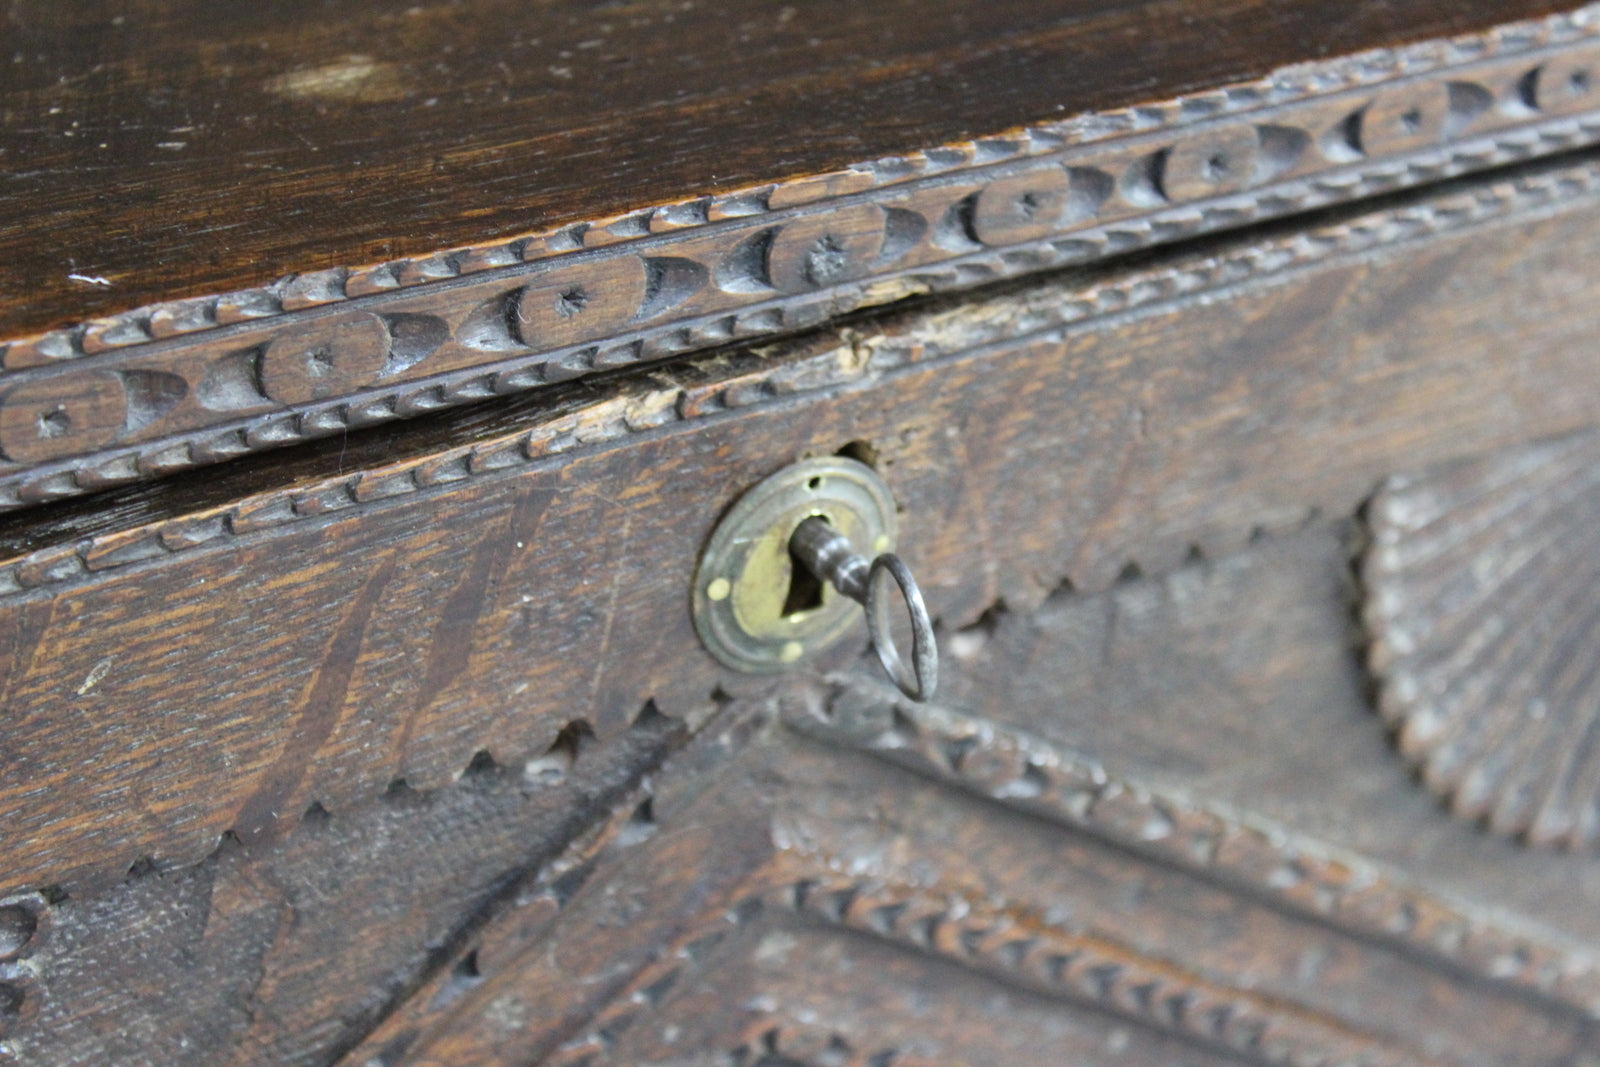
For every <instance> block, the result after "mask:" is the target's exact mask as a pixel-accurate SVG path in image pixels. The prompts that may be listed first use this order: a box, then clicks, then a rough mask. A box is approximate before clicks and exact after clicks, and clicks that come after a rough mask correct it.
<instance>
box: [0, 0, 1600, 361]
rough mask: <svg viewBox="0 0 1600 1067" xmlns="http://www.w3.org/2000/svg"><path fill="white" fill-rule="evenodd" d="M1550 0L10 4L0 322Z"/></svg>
mask: <svg viewBox="0 0 1600 1067" xmlns="http://www.w3.org/2000/svg"><path fill="white" fill-rule="evenodd" d="M1572 6H1573V5H1572V4H1571V3H1569V2H1557V0H1515V2H1507V0H1492V2H1491V0H1471V2H1449V3H1447V2H1443V0H1392V2H1386V3H1369V4H1360V5H1353V6H1350V5H1340V6H1338V7H1337V8H1336V9H1335V8H1329V7H1328V6H1326V5H1322V4H1315V3H1305V2H1301V0H1228V2H1225V3H1205V4H1186V3H1178V2H1169V3H1143V2H1121V3H1111V2H1107V0H1075V2H1072V3H1067V4H1063V3H1051V2H1042V0H1002V2H984V3H977V2H970V0H961V2H957V0H944V2H942V3H932V4H930V3H927V2H921V0H917V2H912V0H893V2H886V3H873V4H862V3H857V2H855V0H828V2H812V3H795V4H792V5H780V4H775V3H770V2H768V0H739V2H735V3H705V2H698V3H696V2H679V0H671V2H668V0H641V2H635V3H605V4H598V5H596V4H590V3H580V2H578V0H557V2H548V3H541V4H537V5H529V4H522V3H511V2H491V0H472V2H468V3H464V4H445V3H427V4H415V3H412V2H411V0H390V2H376V0H375V2H365V3H345V4H339V5H334V6H331V7H321V8H318V9H317V11H316V14H315V16H313V15H311V14H309V13H308V12H307V10H306V9H305V7H304V5H301V4H297V3H292V2H289V0H276V2H268V3H255V4H244V5H234V4H229V5H218V4H215V3H206V2H202V0H190V2H185V3H167V4H160V5H157V4H143V5H137V6H134V7H132V8H129V9H127V10H120V11H119V12H117V13H113V12H112V11H110V10H109V9H105V8H103V7H102V6H100V5H95V4H90V3H86V2H85V3H53V2H48V0H27V2H24V3H19V4H12V5H9V6H8V7H7V9H6V12H5V15H4V17H3V18H4V21H3V23H0V51H3V53H4V55H3V56H0V59H3V60H4V62H0V335H15V334H20V333H27V332H31V331H34V330H39V329H44V328H49V327H52V326H57V325H65V324H68V323H71V322H76V321H81V320H83V319H85V318H88V317H91V316H94V315H97V314H104V313H109V312H114V311H119V310H126V309H129V308H132V307H135V306H139V305H142V304H145V303H150V302H152V301H155V300H159V299H171V298H176V297H182V296H190V295H195V294H200V293H205V292H214V291H219V290H229V289H235V288H242V287H245V286H249V285H254V284H259V283H262V282H265V281H269V280H271V279H273V278H275V277H277V276H279V275H282V274H286V273H290V272H305V271H313V270H318V269H322V268H327V267H332V266H336V265H340V266H348V265H358V264H362V263H370V262H380V261H385V260H389V259H394V258H398V257H401V256H405V255H418V254H424V255H425V254H427V253H429V252H432V251H435V250H439V249H444V248H449V247H453V246H457V245H461V244H466V243H471V242H478V241H483V240H486V239H489V238H493V237H496V236H505V235H510V234H515V233H519V232H524V231H528V230H533V229H541V228H545V227H549V226H554V225H559V224H562V223H566V222H572V221H578V220H582V219H588V218H593V217H596V216H601V215H605V214H608V213H612V212H616V211H622V210H626V209H631V208H635V207H639V206H641V205H647V204H651V203H660V202H666V201H670V200H674V199H679V198H682V197H686V196H693V195H698V194H702V193H709V192H714V191H717V190H723V189H731V188H734V187H738V186H743V185H748V184H751V183H756V182H764V181H772V180H777V179H782V178H787V177H793V176H797V175H803V174H807V173H815V172H821V171H825V170H829V169H832V168H835V167H838V166H841V165H844V164H847V163H851V162H856V161H862V160H870V159H873V158H876V157H878V156H881V155H885V154H890V153H900V152H906V151H910V150H914V149H918V148H924V147H929V146H936V145H939V144H941V143H945V142H949V141H953V140H958V139H962V138H967V137H971V136H974V135H981V134H992V133H996V132H1000V131H1003V130H1005V129H1008V128H1011V127H1014V126H1018V125H1021V124H1024V123H1028V122H1033V121H1041V120H1046V119H1052V118H1057V117H1060V116H1062V115H1065V114H1072V113H1076V112H1081V111H1087V110H1093V109H1100V108H1106V107H1112V106H1118V105H1126V104H1133V103H1138V102H1141V101H1146V100H1152V99H1163V98H1167V97H1170V96H1172V95H1175V94H1177V93H1181V92H1183V91H1185V90H1192V89H1197V88H1208V87H1213V86H1216V85H1220V84H1225V83H1229V82H1233V81H1239V80H1243V79H1247V78H1251V77H1255V76H1259V75H1261V74H1264V73H1266V72H1267V71H1269V70H1271V69H1273V68H1274V67H1277V66H1281V65H1284V64H1287V63H1291V62H1297V61H1303V60H1306V59H1312V58H1318V57H1323V56H1328V55H1336V54H1342V53H1349V52H1355V51H1360V50H1363V49H1368V48H1373V47H1379V46H1387V45H1392V44H1396V43H1400V42H1404V41H1414V40H1420V39H1424V38H1430V37H1443V36H1449V35H1452V34H1457V33H1463V32H1466V31H1470V30H1475V29H1483V28H1485V27H1488V26H1490V25H1492V24H1495V23H1499V22H1508V21H1513V20H1516V19H1522V18H1530V17H1535V16H1539V15H1543V14H1548V13H1552V12H1556V11H1561V10H1570V9H1571V8H1572ZM74 275H76V276H77V277H76V278H74V277H72V276H74Z"/></svg>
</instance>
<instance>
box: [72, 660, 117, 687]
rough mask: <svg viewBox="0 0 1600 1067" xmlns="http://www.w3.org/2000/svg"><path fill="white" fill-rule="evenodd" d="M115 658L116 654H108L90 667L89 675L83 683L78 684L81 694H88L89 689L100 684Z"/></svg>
mask: <svg viewBox="0 0 1600 1067" xmlns="http://www.w3.org/2000/svg"><path fill="white" fill-rule="evenodd" d="M115 658H116V657H114V656H107V657H106V658H105V659H103V660H101V661H100V662H99V663H96V664H95V665H94V666H93V667H92V668H90V670H89V676H88V677H87V678H85V679H84V680H83V684H82V685H80V686H78V695H79V696H87V695H88V693H89V690H91V689H93V688H94V687H95V686H97V685H99V684H100V682H101V680H102V679H103V678H105V676H106V674H107V673H108V672H109V671H110V670H111V661H112V660H113V659H115Z"/></svg>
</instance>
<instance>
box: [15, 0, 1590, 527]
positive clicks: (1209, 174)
mask: <svg viewBox="0 0 1600 1067" xmlns="http://www.w3.org/2000/svg"><path fill="white" fill-rule="evenodd" d="M1597 10H1600V9H1597V8H1594V7H1590V8H1585V9H1583V10H1580V11H1578V12H1576V13H1573V14H1571V15H1564V16H1557V17H1552V18H1550V19H1546V20H1541V21H1537V22H1531V23H1523V24H1513V25H1509V26H1506V27H1501V28H1499V29H1497V30H1494V31H1491V32H1489V33H1486V34H1480V35H1475V36H1470V37H1464V38H1461V39H1458V40H1454V41H1435V42H1426V43H1423V44H1420V45H1415V46H1410V47H1407V48H1403V49H1398V50H1385V51H1380V52H1374V53H1367V54H1362V55H1357V56H1352V57H1346V58H1341V59H1336V60H1330V61H1326V62H1321V63H1314V64H1306V65H1302V66H1297V67H1293V68H1289V69H1288V70H1285V71H1280V72H1278V73H1277V74H1274V75H1272V76H1270V77H1268V78H1265V79H1262V80H1261V81H1258V82H1254V83H1249V84H1245V85H1238V86H1232V87H1228V88H1224V89H1219V90H1214V91H1210V92H1205V93H1200V94H1196V95H1194V96H1190V97H1184V98H1181V99H1178V100H1173V101H1167V102H1163V103H1158V104H1151V105H1147V106H1141V107H1135V108H1129V109H1124V110H1121V111H1116V112H1109V113H1104V114H1095V115H1088V116H1081V117H1078V118H1075V119H1071V120H1067V121H1065V122H1061V123H1055V124H1049V125H1043V126H1038V127H1030V128H1028V129H1025V130H1021V131H1017V132H1015V133H1012V134H1008V135H1005V136H1001V137H994V138H987V139H983V140H978V141H973V142H970V143H964V144H960V145H953V146H946V147H943V148H936V149H930V150H927V151H924V152H919V153H915V154H913V155H910V156H906V157H899V158H894V159H883V160H876V161H872V162H870V163H864V164H862V165H860V166H858V167H854V168H850V169H847V170H845V171H841V172H838V173H835V174H828V175H820V176H812V177H808V178H803V179H799V180H796V181H792V182H786V183H781V184H776V185H767V186H762V187H759V188H756V189H750V190H741V191H738V192H734V193H729V194H725V195H719V196H707V197H701V198H697V199H694V200H690V201H686V202H684V203H680V204H673V205H667V206H662V207H652V208H648V209H644V210H640V211H635V212H632V213H629V214H626V215H623V216H620V217H617V218H611V219H601V220H596V221H594V222H592V223H588V224H584V225H579V226H571V227H565V228H563V229H561V230H559V231H556V232H554V233H548V234H539V235H534V236H524V237H519V238H516V239H513V240H508V241H502V242H497V243H495V244H492V245H485V246H478V247H473V248H466V249H455V250H451V251H446V252H440V253H437V254H434V255H431V256H428V257H425V258H421V259H415V260H404V261H397V262H394V263H386V264H381V265H377V266H371V267H364V268H359V269H343V268H341V269H336V270H328V271H319V272H316V273H312V274H305V275H299V276H297V277H294V278H291V279H286V280H284V281H282V282H280V283H277V284H275V285H273V286H269V287H266V288H263V289H255V290H248V291H244V292H240V293H232V294H226V295H221V296H216V297H206V298H197V299H192V300H186V301H180V302H176V303H172V304H164V305H157V306H154V307H151V308H144V309H140V310H138V311H134V312H129V313H126V314H123V315H118V316H114V317H111V318H107V319H100V320H95V321H92V322H90V323H86V324H84V325H82V326H79V327H77V328H74V329H71V330H60V331H54V332H51V333H48V334H43V335H39V336H37V337H32V338H26V339H20V340H15V341H12V342H10V343H9V344H7V345H0V388H3V389H4V390H5V392H4V395H3V397H0V509H4V508H15V507H20V506H23V505H26V504H30V503H37V502H42V501H48V500H53V499H58V498H61V497H65V496H71V495H74V494H77V493H81V492H86V491H93V490H97V489H103V488H106V487H109V486H114V485H118V484H125V483H127V482H130V481H134V480H138V479H141V478H146V477H154V476H158V475H161V474H165V473H168V472H171V471H174V470H180V469H184V468H187V467H192V466H196V465H200V464H206V463H212V462H217V461H220V460H224V459H228V458H232V457H234V456H238V455H241V454H244V453H248V452H252V451H256V450H259V449H263V448H269V447H275V446H278V445H282V444H287V443H291V442H295V441H300V440H305V439H308V438H312V437H317V436H322V435H326V434H330V433H337V432H341V431H344V430H347V429H350V428H355V427H360V426H366V425H371V424H374V423H378V422H383V421H386V420H389V419H394V418H402V417H406V416H409V415H414V414H418V413H421V412H424V411H428V410H433V409H436V408H439V407H443V406H447V405H451V404H458V403H464V402H468V401H471V400H477V399H482V398H484V397H490V396H495V395H501V394H506V393H512V392H518V391H522V390H527V389H532V388H537V387H541V386H545V385H548V384H551V383H554V382H559V381H565V380H569V379H572V378H575V377H581V376H583V375H586V374H589V373H592V372H594V371H598V370H606V369H611V368H614V367H617V366H623V365H627V364H629V363H633V362H637V361H641V360H649V359H657V358H660V357H663V356H667V355H671V354H675V353H681V352H685V351H689V350H693V349H698V348H705V347H709V346H714V345H718V344H722V343H726V342H728V341H732V340H738V339H746V338H752V337H758V336H763V335H769V334H772V333H775V332H780V331H787V330H794V329H797V328H801V327H804V326H807V325H811V324H814V323H816V322H818V321H820V320H821V319H823V318H825V317H828V316H830V315H835V314H838V313H841V312H843V311H845V310H848V309H851V308H856V307H861V306H866V305H871V304H879V303H883V302H886V301H890V300H893V299H896V298H899V297H901V296H904V295H907V294H911V293H920V292H928V291H935V290H943V289H951V288H958V287H961V286H966V285H972V284H977V283H981V282H985V281H989V280H992V279H995V278H1000V277H1006V276H1010V275H1015V274H1019V273H1023V272H1027V271H1034V270H1040V269H1044V268H1048V267H1053V266H1059V265H1063V264H1070V263H1082V262H1087V261H1089V260H1093V259H1097V258H1101V257H1104V256H1107V255H1111V254H1115V253H1118V252H1123V251H1127V250H1130V249H1134V248H1139V247H1143V246H1147V245H1151V244H1156V243H1161V242H1166V241H1171V240H1174V239H1178V238H1182V237H1186V236H1191V235H1194V234H1200V233H1205V232H1211V231H1216V230H1220V229H1225V228H1229V227H1233V226H1238V225H1241V224H1244V223H1248V222H1252V221H1257V220H1261V219H1266V218H1273V217H1279V216H1283V215H1286V214H1290V213H1293V212H1296V211H1302V210H1306V209H1309V208H1314V207H1320V206H1325V205H1328V204H1334V203H1341V202H1346V201H1349V200H1353V199H1356V198H1359V197H1362V196H1368V195H1372V194H1375V193H1380V192H1386V191H1390V190H1394V189H1399V188H1404V187H1408V186H1415V185H1419V184H1422V183H1426V182H1431V181H1436V180H1439V179H1441V178H1445V177H1449V176H1452V175H1457V174H1462V173H1467V172H1470V171H1474V170H1481V169H1483V168H1486V167H1491V166H1495V165H1498V164H1504V163H1508V162H1513V161H1517V160H1523V159H1528V158H1531V157H1534V156H1539V155H1544V154H1548V153H1551V152H1556V151H1560V150H1563V149H1569V148H1573V147H1577V146H1580V145H1586V144H1591V143H1594V142H1595V141H1596V140H1597V139H1600V112H1597V111H1596V109H1597V108H1600V44H1597V43H1596V38H1597V36H1600V29H1597V16H1596V12H1597Z"/></svg>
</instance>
